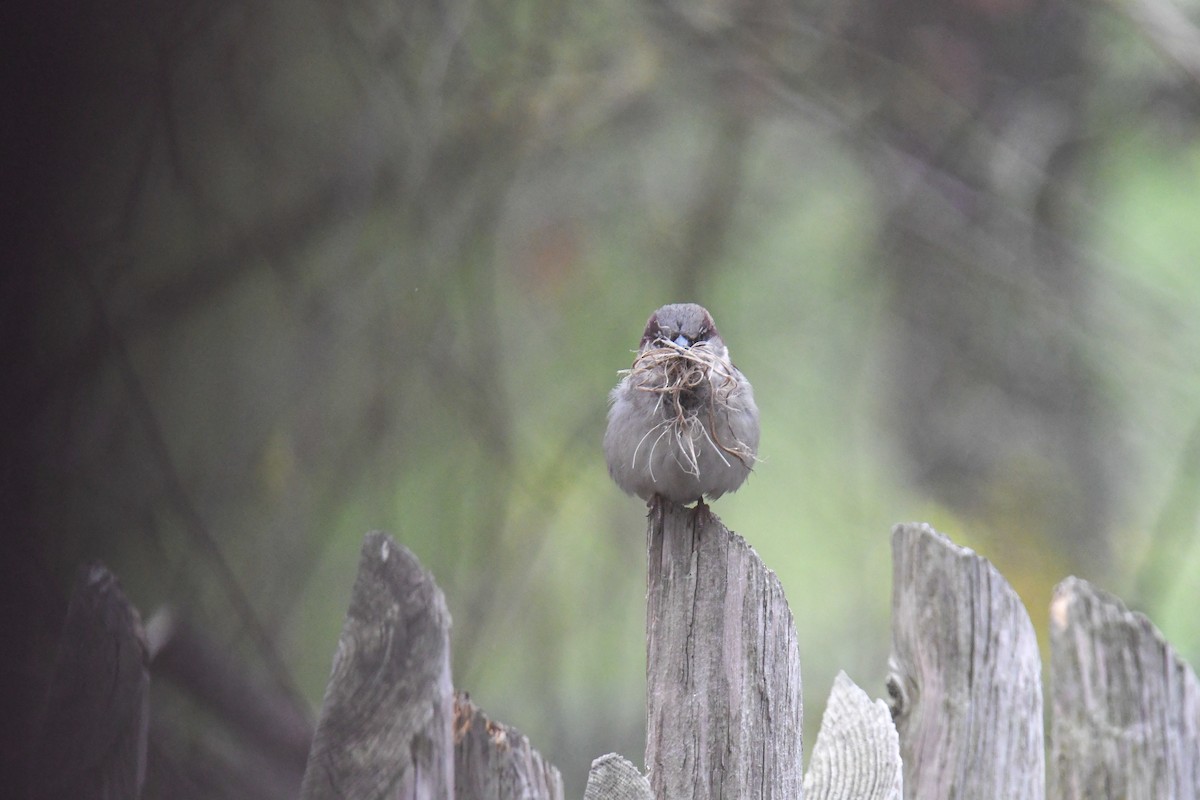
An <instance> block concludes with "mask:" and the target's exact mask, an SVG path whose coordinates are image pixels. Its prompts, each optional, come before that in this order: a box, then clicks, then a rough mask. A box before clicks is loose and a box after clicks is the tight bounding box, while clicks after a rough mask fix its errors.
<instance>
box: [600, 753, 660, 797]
mask: <svg viewBox="0 0 1200 800" xmlns="http://www.w3.org/2000/svg"><path fill="white" fill-rule="evenodd" d="M583 800H654V793H653V792H652V791H651V789H650V781H648V780H646V776H645V775H643V774H642V773H640V772H638V768H637V767H635V766H634V765H633V763H632V762H631V761H630V760H629V759H627V758H625V757H624V756H620V755H617V754H616V753H609V754H608V755H605V756H600V757H599V758H597V759H596V760H595V761H593V762H592V768H591V770H590V771H589V772H588V780H587V788H585V789H584V790H583Z"/></svg>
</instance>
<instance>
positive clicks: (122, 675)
mask: <svg viewBox="0 0 1200 800" xmlns="http://www.w3.org/2000/svg"><path fill="white" fill-rule="evenodd" d="M146 662H147V657H146V644H145V638H144V635H143V632H142V623H141V619H140V617H139V616H138V613H137V610H136V609H135V608H134V607H133V605H132V604H131V603H130V602H129V601H128V600H127V599H126V598H125V595H124V594H123V593H122V592H121V587H120V585H119V584H118V583H117V579H116V578H115V577H114V576H113V574H112V573H111V572H109V571H108V570H107V569H106V568H105V567H103V566H101V565H99V564H92V565H89V566H86V567H84V568H82V569H81V570H80V571H79V576H78V578H77V579H76V582H75V588H74V590H73V593H72V595H71V601H70V604H69V605H68V607H67V618H66V622H65V623H64V624H63V631H62V635H61V636H60V637H59V649H58V657H57V659H56V661H55V665H54V670H53V672H52V673H51V677H50V686H49V690H48V692H47V697H46V704H45V707H44V710H43V714H42V718H41V722H40V725H39V729H38V735H37V738H36V743H35V745H34V748H33V761H32V769H31V786H32V790H33V791H32V796H33V797H37V798H42V799H43V800H51V799H52V798H63V799H64V800H66V798H72V799H73V800H74V799H76V798H82V800H109V799H110V798H111V800H118V799H120V800H125V799H126V798H137V797H139V796H141V791H142V784H143V781H144V780H145V770H146V731H147V726H148V721H149V709H150V701H149V687H150V677H149V674H148V672H147V669H146Z"/></svg>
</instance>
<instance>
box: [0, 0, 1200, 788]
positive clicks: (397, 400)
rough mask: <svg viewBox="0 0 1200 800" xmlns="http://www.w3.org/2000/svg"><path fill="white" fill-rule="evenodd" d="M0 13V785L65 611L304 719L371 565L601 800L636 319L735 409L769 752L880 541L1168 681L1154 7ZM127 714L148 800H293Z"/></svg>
mask: <svg viewBox="0 0 1200 800" xmlns="http://www.w3.org/2000/svg"><path fill="white" fill-rule="evenodd" d="M16 12H17V13H16V14H14V15H13V16H14V19H13V20H12V24H11V25H8V26H6V27H7V29H8V30H9V32H10V36H11V37H12V39H13V42H12V45H11V49H10V57H11V60H12V62H13V64H14V66H15V67H16V69H15V70H14V71H13V73H12V80H10V88H11V89H13V90H14V92H13V101H12V104H11V112H10V114H11V116H10V122H11V123H12V125H10V126H8V128H7V131H6V133H5V138H6V139H7V140H8V141H9V143H10V146H9V147H7V148H6V150H7V152H8V155H9V156H10V160H11V164H10V169H11V177H10V181H9V182H8V185H9V191H7V192H6V193H5V194H6V195H7V197H6V203H5V207H6V209H7V210H6V212H5V217H6V221H7V223H8V226H9V227H10V229H11V232H12V234H13V235H12V236H10V237H9V239H10V242H12V244H13V245H14V247H13V249H12V250H11V251H10V252H11V253H12V258H11V259H10V260H9V263H8V266H7V268H6V269H5V270H4V273H3V278H2V281H3V283H2V285H0V303H2V304H3V306H2V308H0V313H2V315H3V316H2V319H0V330H2V333H3V336H4V340H3V341H4V358H5V363H6V364H7V369H6V373H7V375H6V378H5V380H4V383H5V389H4V391H3V392H2V393H0V397H2V398H3V411H4V420H3V422H4V435H5V447H4V467H3V487H2V489H3V495H2V498H0V499H2V501H3V509H4V523H5V529H6V530H5V538H4V551H5V552H4V554H3V561H4V563H5V567H6V570H5V575H4V576H3V577H4V580H3V584H4V587H5V591H4V608H3V613H4V628H5V630H6V634H5V636H6V640H7V642H8V645H6V647H5V650H6V652H7V653H10V654H14V653H15V654H19V655H17V656H16V657H12V658H6V659H5V661H6V664H5V669H6V672H7V678H6V686H9V687H27V689H26V690H23V691H11V692H6V693H5V695H6V698H7V699H6V700H5V711H6V719H8V720H11V721H13V722H14V724H13V725H9V726H7V727H8V728H9V730H10V731H11V732H12V733H13V734H15V736H14V738H12V739H11V740H10V741H9V742H8V743H7V744H6V746H5V748H4V759H5V765H6V766H7V767H15V766H16V765H21V764H24V763H26V761H27V758H28V748H29V742H30V741H31V737H30V736H29V734H28V731H29V730H31V729H32V725H33V720H34V718H35V717H36V709H37V700H38V697H39V691H40V690H41V689H44V683H45V678H46V672H47V670H48V668H49V667H48V665H49V664H50V663H51V662H52V660H53V655H54V647H55V637H56V636H57V631H58V626H59V625H60V624H61V619H62V615H63V613H64V610H65V604H66V597H67V594H68V592H69V588H70V584H71V580H72V576H73V575H74V571H75V570H76V568H77V567H78V566H79V565H80V564H82V563H84V562H87V561H89V560H93V559H101V560H103V561H104V562H105V563H106V564H107V565H108V566H109V567H110V568H112V569H113V571H114V572H116V573H117V574H118V575H119V577H120V578H121V580H122V583H123V586H124V588H125V590H126V592H127V594H128V595H129V596H130V598H131V599H132V600H133V602H134V603H135V604H136V605H137V606H138V607H139V608H140V609H141V610H142V613H143V615H145V616H147V617H148V616H150V615H151V614H152V613H153V612H154V611H155V610H157V609H160V608H163V607H170V608H173V609H175V610H176V612H177V613H179V614H180V615H184V616H186V617H187V619H189V620H190V622H191V623H192V625H193V626H194V627H195V628H196V629H197V630H198V631H200V632H202V634H203V636H204V637H206V639H207V641H208V642H210V643H211V644H212V645H213V646H214V647H216V648H218V649H219V650H220V651H221V652H222V653H224V654H226V655H228V656H229V657H230V658H232V659H235V660H236V661H237V663H239V664H241V665H242V668H243V671H244V673H245V676H246V679H247V680H249V681H250V682H252V683H254V684H255V685H258V686H261V687H262V688H263V691H264V692H268V693H270V692H275V693H278V694H282V695H283V696H287V697H293V698H297V697H298V698H300V700H299V702H300V705H301V706H303V707H304V708H305V709H306V711H308V712H310V713H311V712H312V711H313V710H315V708H316V707H317V705H318V704H319V702H320V698H321V693H322V690H323V687H324V683H325V679H326V678H327V676H328V673H329V667H330V662H331V658H332V654H333V649H334V645H335V643H336V639H337V634H338V630H339V627H340V624H341V619H342V616H343V614H344V612H345V607H346V602H347V599H348V596H349V590H350V586H351V583H352V581H353V575H354V568H355V565H356V561H357V557H358V548H359V545H360V543H361V540H362V536H363V534H364V533H365V532H366V531H368V530H370V529H375V528H382V529H385V530H388V531H389V532H391V533H392V534H393V535H394V536H395V537H396V538H397V539H398V540H399V541H401V542H402V543H404V544H405V545H407V546H408V547H409V548H411V549H412V550H413V551H414V552H415V553H416V554H417V555H418V557H419V558H420V559H421V560H422V562H423V563H424V564H425V565H426V566H427V567H428V568H429V569H430V570H431V571H432V572H433V574H434V575H435V576H436V578H437V580H438V582H439V584H440V585H441V587H442V589H443V590H444V592H445V594H446V598H447V601H448V604H449V607H450V610H451V613H452V615H453V618H454V632H453V669H454V677H455V684H456V685H457V686H458V687H460V688H462V689H465V690H468V691H469V692H470V693H471V697H472V699H473V700H475V702H477V703H478V704H479V705H480V706H482V707H483V708H484V709H485V710H486V711H487V712H489V713H490V714H491V715H492V716H493V717H495V718H497V719H500V720H503V721H505V722H506V723H509V724H511V725H514V726H515V727H517V728H518V729H519V730H521V731H522V732H524V733H526V734H528V735H529V736H530V738H531V739H532V741H533V743H534V746H535V747H537V748H538V749H540V750H541V751H542V752H543V753H544V754H545V755H546V756H547V757H548V758H549V759H550V760H551V761H552V762H553V763H555V764H557V765H558V766H559V767H560V768H561V769H562V771H563V773H564V775H565V777H566V781H567V793H568V796H576V797H578V796H580V795H581V794H582V789H583V781H584V779H585V776H586V771H587V768H588V765H589V764H590V762H591V760H592V759H593V758H594V757H596V756H598V755H601V754H603V753H606V752H610V751H619V752H622V753H624V754H625V755H627V756H629V757H631V758H632V759H633V760H634V761H640V758H641V753H642V747H643V741H642V737H643V724H644V723H643V703H644V696H643V695H644V688H643V681H644V674H643V671H644V628H643V626H644V619H643V615H644V592H645V539H644V527H645V523H644V519H643V517H644V507H643V505H642V504H641V503H640V502H639V501H637V500H636V499H633V498H629V497H626V496H623V495H622V494H620V492H619V491H618V490H617V489H616V488H615V487H614V486H613V485H612V484H611V483H610V481H609V479H608V476H607V474H606V472H605V467H604V462H603V457H602V454H601V451H600V445H599V442H600V437H601V434H602V431H603V426H604V414H605V404H606V393H607V391H608V390H609V389H610V388H611V386H612V385H613V384H614V383H615V381H616V379H617V371H618V370H620V369H622V368H626V367H628V366H629V364H630V362H631V360H632V352H631V351H632V350H633V348H634V347H635V346H636V345H637V342H638V338H639V336H640V333H641V329H642V326H643V325H644V323H645V320H646V317H647V316H648V315H649V313H650V312H651V311H652V310H654V308H656V307H657V306H659V305H660V304H662V303H665V302H675V301H697V302H701V303H703V304H705V305H706V306H708V307H709V308H710V310H711V311H712V312H713V314H714V316H715V318H716V320H717V322H718V324H719V325H720V327H721V329H722V332H723V333H724V336H725V339H726V341H727V342H728V343H729V345H730V347H731V350H732V353H733V356H734V360H735V361H736V363H737V364H738V366H739V367H740V368H741V369H742V370H743V371H744V372H745V373H746V375H747V376H749V377H750V379H751V380H752V381H753V383H754V386H755V390H756V395H757V398H758V402H759V406H760V408H761V411H762V418H763V434H762V448H761V449H762V452H761V455H762V457H763V460H762V463H761V464H760V465H759V466H758V467H757V469H756V472H755V474H754V475H753V476H752V477H751V479H750V480H749V481H748V483H747V484H746V485H745V486H744V487H743V488H742V490H741V491H739V492H738V493H737V494H736V495H732V496H728V497H726V498H722V499H721V500H720V501H719V502H718V503H717V504H716V505H715V510H716V512H717V513H718V514H719V515H720V516H721V517H722V519H723V520H724V522H725V523H726V524H727V525H728V526H729V527H731V528H733V529H735V530H736V531H738V532H739V533H741V534H742V535H743V536H745V537H746V538H747V539H748V540H749V542H750V543H751V544H752V545H753V546H754V547H755V549H756V550H757V551H758V552H759V553H760V555H761V556H762V557H763V559H764V561H765V562H766V563H767V565H768V566H770V567H771V568H773V569H774V570H775V571H776V572H777V573H778V575H779V577H780V579H781V581H782V583H783V585H784V588H785V590H786V591H787V593H788V597H789V601H790V604H791V607H792V610H793V613H794V615H795V618H796V625H797V628H798V632H799V641H800V649H801V655H802V660H803V668H804V673H803V677H804V685H805V699H806V711H807V713H806V724H807V730H806V733H805V744H806V747H808V748H811V745H812V741H813V738H814V737H813V734H814V732H815V728H816V725H817V723H818V722H819V719H820V714H821V712H822V710H823V707H824V698H825V696H826V694H827V693H828V691H829V688H830V685H831V683H832V680H833V677H834V675H835V674H836V672H837V670H839V669H844V670H846V671H847V672H848V673H849V674H850V676H851V677H852V678H854V679H855V680H856V681H857V682H858V683H860V684H861V685H863V686H864V687H866V688H867V689H868V690H869V691H870V692H871V693H872V694H873V695H876V696H881V695H883V694H884V691H883V681H884V677H885V675H886V658H887V652H888V648H889V638H888V637H889V633H888V609H889V602H890V550H889V530H890V527H891V525H892V524H894V523H896V522H899V521H907V520H925V521H930V522H932V523H934V524H935V526H937V527H938V528H939V529H940V530H942V531H943V532H945V533H947V534H949V535H951V536H952V537H953V538H954V539H955V540H956V541H958V542H960V543H963V544H967V545H969V546H971V547H974V548H975V549H977V550H978V551H979V552H981V553H982V554H983V555H985V556H987V557H988V558H989V559H991V560H992V561H993V562H994V563H995V564H996V565H997V566H998V567H999V568H1000V569H1001V570H1002V571H1003V573H1004V574H1005V575H1006V577H1007V578H1008V579H1009V580H1010V581H1011V582H1012V583H1013V585H1014V586H1015V587H1016V588H1017V589H1018V591H1019V592H1020V593H1021V595H1022V597H1023V599H1024V600H1025V602H1026V605H1027V607H1028V608H1029V610H1030V614H1031V617H1032V618H1033V620H1034V622H1035V624H1036V625H1037V626H1038V627H1039V629H1041V628H1043V627H1044V618H1045V616H1046V607H1047V603H1048V600H1049V597H1050V593H1051V590H1052V588H1053V585H1054V584H1055V583H1056V582H1057V581H1058V580H1059V579H1061V578H1062V577H1064V576H1066V575H1067V574H1072V573H1073V574H1078V575H1082V576H1084V577H1087V578H1089V579H1092V580H1094V581H1096V582H1097V583H1099V584H1100V585H1102V586H1104V587H1106V588H1108V589H1110V590H1112V591H1115V592H1116V593H1118V594H1119V595H1121V596H1122V597H1123V598H1124V599H1125V600H1126V601H1127V602H1129V603H1130V604H1131V605H1133V606H1134V607H1136V608H1138V609H1140V610H1143V611H1145V612H1146V613H1147V614H1149V615H1150V617H1151V618H1152V619H1153V620H1154V621H1155V622H1156V623H1157V624H1158V625H1159V626H1160V627H1161V628H1162V629H1163V630H1164V632H1165V633H1166V635H1167V636H1168V638H1169V639H1170V640H1171V641H1172V642H1173V643H1174V644H1175V646H1176V647H1177V648H1178V649H1179V650H1180V651H1181V653H1182V654H1183V655H1184V656H1185V657H1186V658H1188V659H1189V660H1190V661H1191V663H1193V664H1196V663H1200V619H1197V616H1196V613H1195V609H1196V608H1197V607H1198V605H1197V604H1198V603H1200V583H1198V581H1197V578H1198V577H1200V548H1198V547H1197V546H1196V531H1197V524H1198V521H1200V517H1198V509H1200V506H1198V502H1200V484H1198V481H1200V269H1197V267H1198V266H1200V127H1198V125H1197V123H1198V121H1200V33H1198V30H1197V24H1198V22H1200V6H1198V5H1197V3H1196V2H1195V1H1194V0H1121V2H1116V0H1114V2H1111V3H1106V2H1083V1H1082V0H922V1H920V2H917V1H915V0H914V1H913V2H905V3H876V2H870V1H869V0H831V1H830V2H823V3H819V2H803V1H801V2H785V0H695V1H694V2H692V1H689V0H657V1H654V0H610V1H609V2H603V3H572V2H562V1H561V0H516V1H515V2H513V1H511V0H510V2H503V3H497V2H489V1H488V0H474V1H472V0H439V1H438V2H434V1H433V0H413V1H412V2H397V1H396V0H392V2H377V1H376V0H344V1H340V0H292V1H291V2H264V3H252V4H244V3H234V2H220V1H218V2H213V3H196V2H191V1H190V0H185V1H184V2H178V3H170V4H151V3H139V2H131V1H130V0H116V2H106V3H95V2H85V3H81V4H65V3H64V4H53V3H52V4H46V5H38V6H37V7H36V8H32V7H31V8H20V6H18V7H17V9H16ZM9 13H12V11H11V10H10V12H9ZM153 692H154V694H153V703H154V713H155V721H154V728H153V731H152V741H151V749H150V774H149V781H150V782H149V787H148V794H149V795H150V796H153V797H223V796H238V797H249V796H262V797H270V796H280V797H286V796H290V794H291V792H293V791H294V786H289V785H288V784H287V780H286V779H281V782H280V783H278V784H272V785H267V786H262V787H257V788H256V789H255V791H258V790H259V789H261V792H262V793H261V794H259V795H251V794H249V793H248V792H249V789H247V788H246V786H245V785H239V784H237V782H236V780H235V779H234V778H232V777H229V776H230V775H234V774H236V773H237V770H238V769H239V768H244V764H243V763H242V762H243V761H245V759H247V758H249V756H248V755H247V752H248V750H249V749H250V748H249V747H242V746H240V745H239V744H238V741H239V739H238V737H239V735H240V734H239V733H238V731H237V730H234V729H232V728H231V727H230V726H229V725H227V724H226V723H225V722H224V721H223V720H222V719H221V718H220V716H219V715H218V714H214V713H212V712H211V710H208V709H206V708H205V705H204V702H203V698H197V697H196V696H194V695H192V694H189V693H188V692H187V691H185V690H183V689H181V688H180V687H179V686H178V685H176V684H175V683H173V681H172V679H171V676H169V675H158V676H156V679H155V681H154V689H153ZM263 783H267V782H265V781H263Z"/></svg>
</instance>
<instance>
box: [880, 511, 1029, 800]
mask: <svg viewBox="0 0 1200 800" xmlns="http://www.w3.org/2000/svg"><path fill="white" fill-rule="evenodd" d="M892 557H893V584H892V614H893V621H892V655H891V659H890V662H889V668H890V675H889V678H888V689H889V692H890V693H891V695H892V708H893V714H894V717H895V719H896V729H897V730H898V732H899V734H900V752H901V756H902V757H903V760H904V796H905V797H908V798H920V800H941V799H942V798H969V799H970V800H974V799H975V798H989V799H990V798H1000V797H1004V798H1010V797H1011V798H1022V800H1026V799H1032V800H1039V799H1040V798H1043V797H1044V796H1045V753H1044V751H1043V735H1042V725H1043V722H1042V684H1041V675H1040V673H1041V661H1040V658H1039V655H1038V646H1037V638H1036V636H1035V634H1034V630H1033V625H1032V624H1031V623H1030V621H1029V615H1028V614H1027V613H1026V612H1025V608H1024V607H1023V606H1022V605H1021V601H1020V600H1019V599H1018V598H1017V595H1016V592H1014V591H1013V589H1012V587H1011V586H1009V585H1008V583H1007V582H1006V581H1005V580H1004V578H1003V577H1002V576H1001V575H1000V573H999V572H997V571H996V569H995V567H993V566H992V565H991V564H990V563H988V562H987V560H985V559H983V558H981V557H980V556H978V555H976V554H975V553H973V552H972V551H971V550H968V549H967V548H964V547H959V546H957V545H955V544H953V543H952V542H951V541H950V540H949V539H947V538H946V537H944V536H942V535H941V534H939V533H937V532H936V531H934V530H933V528H931V527H929V526H928V525H898V526H896V528H895V529H894V530H893V532H892Z"/></svg>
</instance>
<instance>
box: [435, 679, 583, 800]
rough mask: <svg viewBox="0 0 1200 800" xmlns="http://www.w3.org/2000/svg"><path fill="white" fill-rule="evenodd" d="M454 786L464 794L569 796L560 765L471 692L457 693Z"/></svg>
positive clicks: (506, 799)
mask: <svg viewBox="0 0 1200 800" xmlns="http://www.w3.org/2000/svg"><path fill="white" fill-rule="evenodd" d="M454 792H455V797H458V798H461V800H563V785H562V776H561V775H559V772H558V770H557V769H555V768H554V766H553V765H551V764H549V763H547V762H546V760H545V759H544V758H542V756H541V754H540V753H538V752H537V751H536V750H534V749H533V747H532V746H530V744H529V739H527V738H526V737H525V736H523V735H521V734H520V733H518V732H517V731H516V730H514V729H513V728H510V727H508V726H507V725H504V724H502V723H499V722H494V721H492V720H490V719H488V718H487V716H486V715H485V714H484V713H483V712H482V711H480V710H479V709H478V708H476V707H475V704H474V703H472V702H471V701H470V700H469V699H467V697H466V696H465V695H459V696H457V697H455V699H454Z"/></svg>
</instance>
